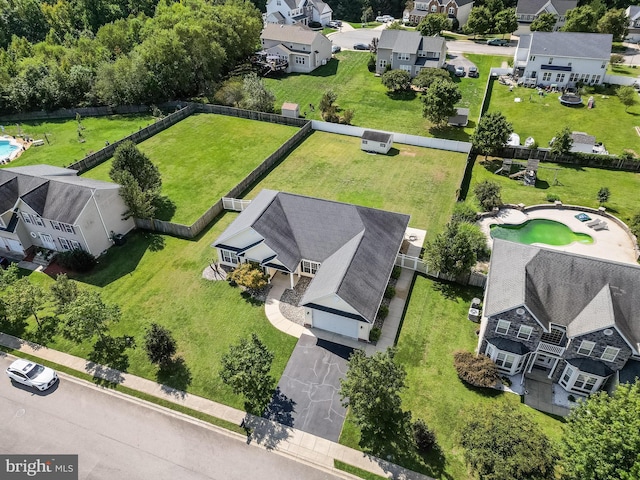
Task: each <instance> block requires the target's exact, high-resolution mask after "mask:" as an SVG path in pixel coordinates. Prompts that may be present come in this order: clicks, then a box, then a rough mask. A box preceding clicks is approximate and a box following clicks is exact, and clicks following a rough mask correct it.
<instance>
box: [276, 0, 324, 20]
mask: <svg viewBox="0 0 640 480" xmlns="http://www.w3.org/2000/svg"><path fill="white" fill-rule="evenodd" d="M332 13H333V10H331V7H330V6H329V5H327V4H326V3H324V2H323V1H322V0H268V1H267V13H265V14H264V15H263V17H264V22H265V24H267V23H278V24H281V25H293V24H295V23H300V24H302V25H309V23H311V22H317V23H321V24H322V25H326V24H327V23H329V22H330V21H331V15H332Z"/></svg>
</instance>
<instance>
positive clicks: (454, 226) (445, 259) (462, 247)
mask: <svg viewBox="0 0 640 480" xmlns="http://www.w3.org/2000/svg"><path fill="white" fill-rule="evenodd" d="M486 252H487V239H486V237H485V236H484V234H483V233H482V232H481V231H480V229H479V228H478V227H477V226H476V225H472V224H470V223H465V222H461V223H454V222H450V223H448V224H447V225H446V227H445V229H444V231H443V232H442V233H440V234H438V235H436V237H435V238H434V239H433V240H431V241H430V242H428V243H427V246H426V248H425V258H426V261H427V263H428V265H429V267H430V268H431V269H432V270H435V271H437V272H442V273H444V274H447V275H453V276H458V275H461V274H463V273H468V272H469V271H470V270H471V267H473V266H474V265H475V264H476V262H477V261H478V259H479V258H484V257H486V255H487V253H486Z"/></svg>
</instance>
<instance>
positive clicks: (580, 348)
mask: <svg viewBox="0 0 640 480" xmlns="http://www.w3.org/2000/svg"><path fill="white" fill-rule="evenodd" d="M589 343H590V344H591V348H589V353H584V352H581V351H580V350H582V347H585V346H586V345H585V344H589ZM595 346H596V342H592V341H591V340H582V343H580V346H579V347H578V349H577V350H576V353H577V354H578V355H584V356H585V357H588V356H590V355H591V352H593V349H594V348H595Z"/></svg>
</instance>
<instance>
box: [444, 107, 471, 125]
mask: <svg viewBox="0 0 640 480" xmlns="http://www.w3.org/2000/svg"><path fill="white" fill-rule="evenodd" d="M447 123H448V124H449V125H451V126H453V127H466V126H467V124H468V123H469V109H468V108H456V114H455V115H454V116H453V117H449V121H448V122H447Z"/></svg>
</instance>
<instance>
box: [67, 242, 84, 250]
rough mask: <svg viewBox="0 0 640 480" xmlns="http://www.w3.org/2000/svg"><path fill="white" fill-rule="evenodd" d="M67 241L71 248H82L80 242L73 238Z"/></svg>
mask: <svg viewBox="0 0 640 480" xmlns="http://www.w3.org/2000/svg"><path fill="white" fill-rule="evenodd" d="M69 243H70V244H71V248H72V249H73V250H82V247H81V246H80V242H77V241H75V240H69Z"/></svg>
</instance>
